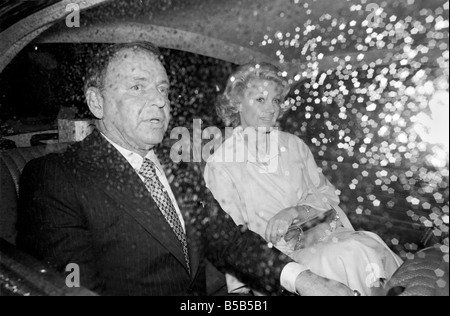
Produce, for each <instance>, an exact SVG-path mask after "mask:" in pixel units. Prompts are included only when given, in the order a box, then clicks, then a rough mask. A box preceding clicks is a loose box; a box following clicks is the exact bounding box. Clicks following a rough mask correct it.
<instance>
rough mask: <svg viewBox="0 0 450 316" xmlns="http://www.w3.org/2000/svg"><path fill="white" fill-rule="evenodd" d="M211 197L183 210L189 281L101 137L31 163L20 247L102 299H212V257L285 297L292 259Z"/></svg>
mask: <svg viewBox="0 0 450 316" xmlns="http://www.w3.org/2000/svg"><path fill="white" fill-rule="evenodd" d="M175 176H176V174H175ZM173 189H176V188H173ZM205 190H206V188H205ZM205 192H206V194H205V198H204V199H203V200H202V201H201V203H199V202H200V201H192V202H191V203H186V202H183V204H182V205H180V208H181V211H182V213H183V217H184V219H185V222H186V230H187V240H188V248H189V255H190V261H191V269H192V273H191V274H189V273H188V271H187V268H186V265H185V260H184V257H183V249H182V246H181V244H180V242H179V241H178V239H177V237H176V236H175V234H174V233H173V231H172V229H171V228H170V226H169V225H168V224H167V222H166V221H165V219H164V216H163V215H162V214H161V212H160V211H159V209H158V207H157V206H156V204H155V202H154V201H153V199H152V198H151V196H150V194H149V192H148V191H147V189H146V187H145V185H144V184H143V183H142V181H141V179H140V178H139V177H138V175H137V174H136V172H135V171H134V170H133V169H132V167H131V166H130V164H129V163H128V162H127V161H126V160H125V158H124V157H123V156H122V155H121V154H120V153H119V152H118V151H117V150H116V149H115V148H114V147H113V146H111V144H109V143H108V142H107V141H106V140H105V139H104V138H103V137H102V136H101V135H100V133H99V132H97V131H95V132H94V133H93V134H92V135H91V136H89V137H88V138H86V140H84V141H83V142H81V143H78V144H75V145H73V146H72V147H69V149H68V150H67V151H66V152H65V153H63V154H52V155H49V156H46V157H43V158H39V159H37V160H33V161H31V162H30V163H29V164H28V165H27V166H26V168H25V170H24V171H23V173H22V178H21V185H20V203H19V204H20V205H19V217H18V239H17V244H18V246H19V247H21V248H23V249H24V250H25V251H27V252H29V253H31V254H32V255H34V256H35V257H37V258H38V259H40V260H43V261H46V262H47V263H49V264H51V265H53V266H54V267H56V268H57V269H58V270H59V271H65V267H66V266H67V264H69V263H76V264H78V265H79V267H80V275H81V285H82V286H85V287H87V288H89V289H92V290H94V291H96V292H97V293H99V294H103V295H204V294H205V284H206V282H205V280H206V279H205V259H209V260H210V261H211V262H212V263H213V264H214V265H215V266H216V267H217V268H218V269H219V270H221V271H223V272H229V273H232V274H234V275H236V276H237V277H238V278H240V279H241V280H242V281H243V282H245V283H247V284H249V285H250V286H252V287H253V288H255V289H259V290H261V291H265V292H269V293H272V294H277V293H280V291H281V290H282V289H281V286H280V284H279V283H280V274H281V271H282V268H283V267H284V266H285V265H286V264H287V263H289V262H291V260H290V259H289V258H288V257H286V256H284V255H283V254H281V253H280V252H278V251H276V250H271V249H269V248H268V247H267V245H266V242H265V241H264V240H263V239H262V238H260V237H259V236H258V235H256V234H254V233H252V232H250V231H248V230H246V229H245V228H244V227H240V226H236V225H235V223H234V222H233V221H232V220H231V219H230V218H229V216H228V215H227V214H226V213H224V211H223V210H222V209H221V208H220V206H219V205H218V203H217V202H216V201H214V199H213V198H212V196H211V194H210V193H209V192H207V191H205ZM174 194H175V195H176V196H177V192H176V190H175V191H174ZM185 200H186V199H185Z"/></svg>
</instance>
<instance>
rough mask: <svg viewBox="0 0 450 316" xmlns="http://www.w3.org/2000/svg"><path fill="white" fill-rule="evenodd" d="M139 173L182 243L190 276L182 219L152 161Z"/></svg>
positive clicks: (145, 164)
mask: <svg viewBox="0 0 450 316" xmlns="http://www.w3.org/2000/svg"><path fill="white" fill-rule="evenodd" d="M139 173H140V174H141V175H142V176H143V177H144V183H145V186H146V187H147V190H148V191H149V192H150V194H151V196H152V198H153V200H154V201H155V202H156V205H158V207H159V209H160V211H161V213H163V215H164V217H165V218H166V221H167V222H168V223H169V225H170V227H171V228H172V230H173V232H174V233H175V235H176V236H177V238H178V240H179V241H180V242H181V245H182V246H183V252H184V259H185V260H186V264H187V267H188V271H189V274H190V273H191V269H190V265H189V256H188V249H187V242H186V235H185V233H184V231H183V228H182V227H181V222H180V219H179V217H178V214H177V212H176V210H175V207H174V206H173V203H172V201H171V200H170V197H169V194H168V193H167V191H166V189H165V188H164V186H163V184H162V183H161V181H160V180H159V178H158V175H157V174H156V169H155V165H154V163H153V162H152V161H151V160H150V159H148V158H145V159H144V163H143V164H142V167H141V170H140V171H139Z"/></svg>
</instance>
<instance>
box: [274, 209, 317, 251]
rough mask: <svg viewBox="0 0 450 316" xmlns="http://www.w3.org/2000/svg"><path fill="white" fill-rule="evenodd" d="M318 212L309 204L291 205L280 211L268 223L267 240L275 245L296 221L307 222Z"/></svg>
mask: <svg viewBox="0 0 450 316" xmlns="http://www.w3.org/2000/svg"><path fill="white" fill-rule="evenodd" d="M317 213H318V211H317V210H315V209H313V208H311V207H309V206H295V207H289V208H287V209H284V210H282V211H280V212H279V213H278V214H277V215H275V216H274V217H272V219H271V220H270V221H269V223H268V224H267V228H266V234H265V237H266V240H267V241H268V242H271V243H272V244H274V245H275V244H276V243H277V242H278V241H280V239H281V238H283V237H284V236H285V235H286V233H287V231H288V229H289V227H290V226H291V225H292V223H294V221H299V222H305V221H307V220H308V219H309V218H311V217H313V216H315V215H316V214H317Z"/></svg>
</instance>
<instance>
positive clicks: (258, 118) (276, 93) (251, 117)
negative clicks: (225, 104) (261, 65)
mask: <svg viewBox="0 0 450 316" xmlns="http://www.w3.org/2000/svg"><path fill="white" fill-rule="evenodd" d="M282 93H283V87H282V86H281V85H279V84H277V83H276V82H274V81H271V80H262V79H254V80H252V81H250V83H249V86H248V87H247V89H246V90H245V91H244V96H243V98H242V100H241V105H240V109H239V112H240V113H239V114H240V118H241V125H242V127H243V128H244V129H245V128H247V127H254V128H271V127H274V126H275V124H276V121H277V119H278V117H279V116H280V107H281V104H282V102H283V96H282Z"/></svg>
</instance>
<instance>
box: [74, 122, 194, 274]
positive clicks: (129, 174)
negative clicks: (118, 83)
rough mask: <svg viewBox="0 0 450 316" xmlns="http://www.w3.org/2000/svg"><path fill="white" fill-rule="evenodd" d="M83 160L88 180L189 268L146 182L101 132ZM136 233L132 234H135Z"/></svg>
mask: <svg viewBox="0 0 450 316" xmlns="http://www.w3.org/2000/svg"><path fill="white" fill-rule="evenodd" d="M79 161H80V163H81V165H82V166H81V168H80V170H82V172H83V174H85V175H86V179H90V180H91V181H92V183H93V185H94V186H95V187H96V188H97V189H98V190H101V191H104V192H105V193H106V194H107V195H108V196H109V197H110V198H111V199H113V200H115V201H116V202H117V203H118V204H119V205H120V206H121V207H122V209H123V211H124V212H126V213H127V214H128V215H130V216H131V217H132V218H134V219H135V220H136V221H137V222H138V223H139V224H140V225H141V226H142V227H143V228H144V229H145V230H146V231H147V232H148V233H149V234H151V235H152V236H153V238H155V239H156V240H158V241H159V242H160V243H161V244H162V245H163V246H164V247H165V248H166V249H168V250H169V251H170V252H171V253H172V254H173V255H174V256H175V257H176V258H177V259H178V260H179V261H180V262H181V263H182V264H183V266H184V267H185V268H186V269H187V267H186V263H185V259H184V253H183V247H182V245H181V243H180V241H179V240H178V238H177V237H176V235H175V233H174V232H173V230H172V228H171V227H170V225H169V224H168V223H167V221H166V219H165V218H164V215H163V214H162V213H161V211H160V210H159V208H158V206H157V205H156V203H155V202H154V200H153V198H152V197H151V195H150V193H149V192H148V190H147V188H146V187H145V185H144V183H143V182H142V180H141V179H140V178H139V176H138V175H137V174H136V172H135V170H134V169H133V168H132V167H131V165H130V164H129V163H128V161H127V160H126V159H125V158H124V157H123V156H122V155H121V154H120V153H119V152H118V151H117V149H115V148H114V147H113V146H112V145H111V144H110V143H109V142H108V141H107V140H106V139H104V138H103V136H101V134H100V133H99V132H98V131H94V132H93V133H92V135H91V136H89V137H88V138H87V139H86V140H85V141H84V142H83V143H82V145H81V150H80V152H79ZM131 233H132V232H131Z"/></svg>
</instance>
